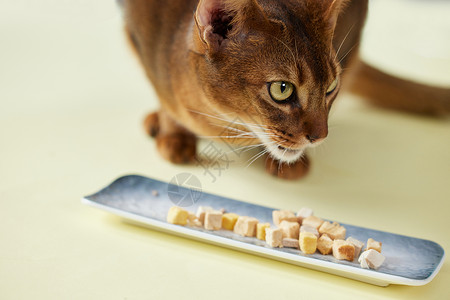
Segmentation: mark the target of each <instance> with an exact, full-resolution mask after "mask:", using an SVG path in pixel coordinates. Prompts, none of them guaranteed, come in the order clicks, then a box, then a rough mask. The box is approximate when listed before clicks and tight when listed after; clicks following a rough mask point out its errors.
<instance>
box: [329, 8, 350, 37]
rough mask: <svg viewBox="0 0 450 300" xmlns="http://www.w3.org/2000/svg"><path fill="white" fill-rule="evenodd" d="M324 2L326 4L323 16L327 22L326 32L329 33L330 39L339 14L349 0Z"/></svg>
mask: <svg viewBox="0 0 450 300" xmlns="http://www.w3.org/2000/svg"><path fill="white" fill-rule="evenodd" d="M324 2H325V5H326V7H325V15H324V17H325V20H326V22H327V23H328V29H329V30H328V33H329V35H330V39H332V38H333V35H334V30H335V28H336V24H337V21H338V18H339V14H340V13H341V12H342V10H344V9H345V7H346V6H347V4H348V3H349V2H350V0H327V1H324Z"/></svg>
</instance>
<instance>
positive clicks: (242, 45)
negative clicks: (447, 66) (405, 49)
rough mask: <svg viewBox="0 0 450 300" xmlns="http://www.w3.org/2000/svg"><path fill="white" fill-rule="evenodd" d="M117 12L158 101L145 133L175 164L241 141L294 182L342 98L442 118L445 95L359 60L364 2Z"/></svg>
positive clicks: (304, 0)
mask: <svg viewBox="0 0 450 300" xmlns="http://www.w3.org/2000/svg"><path fill="white" fill-rule="evenodd" d="M120 2H121V6H122V7H123V11H124V16H125V30H126V33H127V36H128V37H129V40H130V42H131V44H132V46H133V48H134V50H135V52H136V54H137V56H138V57H139V59H140V61H141V63H142V65H143V67H144V69H145V71H146V74H147V76H148V78H149V79H150V81H151V82H152V84H153V86H154V88H155V90H156V93H157V95H158V97H159V100H160V109H159V110H158V111H157V112H153V113H151V114H149V115H148V116H147V118H146V119H145V121H144V127H145V129H146V131H147V133H148V134H149V135H151V136H152V137H155V139H156V145H157V149H158V150H159V153H160V154H161V156H162V157H163V158H165V159H167V160H169V161H171V162H173V163H188V162H192V161H193V160H194V159H195V157H196V143H197V138H198V137H210V138H215V139H220V138H222V139H223V138H229V139H230V140H232V141H233V142H236V143H238V142H239V141H242V140H243V139H245V140H246V141H247V142H250V144H252V145H254V146H255V147H256V146H258V145H259V146H261V147H263V149H264V151H262V152H261V153H266V154H265V155H266V160H265V166H266V170H267V171H268V172H269V173H270V174H273V175H275V176H277V177H280V178H285V179H297V178H301V177H303V176H304V175H305V174H307V172H308V170H309V166H310V163H309V159H308V158H307V156H306V154H305V150H306V149H308V148H310V147H315V146H317V145H319V144H320V143H321V142H322V141H323V140H324V139H325V138H326V137H327V135H328V114H329V111H330V108H331V106H332V104H333V102H334V101H335V99H336V97H337V95H338V94H339V91H340V90H341V89H344V88H346V89H348V90H350V91H351V92H354V93H357V94H361V95H363V96H364V98H366V99H368V100H369V101H371V102H373V103H375V104H377V105H380V106H384V107H388V108H392V109H398V110H404V111H408V112H412V113H420V114H427V115H433V116H440V115H447V114H448V113H449V112H450V89H443V88H434V87H429V86H425V85H421V84H417V83H413V82H410V81H406V80H403V79H399V78H395V77H393V76H390V75H388V74H385V73H383V72H381V71H379V70H377V69H375V68H373V67H371V66H369V65H367V64H365V63H363V62H362V61H360V60H358V55H357V52H358V43H359V41H360V36H361V32H362V29H363V26H364V22H365V19H366V15H367V9H368V0H353V1H350V0H200V1H198V0H179V1H177V0H167V1H164V3H163V4H162V3H161V2H160V1H156V0H122V1H120ZM349 65H351V68H349ZM344 70H345V71H344ZM247 144H248V143H247Z"/></svg>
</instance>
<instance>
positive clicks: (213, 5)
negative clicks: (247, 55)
mask: <svg viewBox="0 0 450 300" xmlns="http://www.w3.org/2000/svg"><path fill="white" fill-rule="evenodd" d="M224 2H225V1H224V0H200V2H199V4H198V6H197V10H196V11H195V16H194V19H195V23H196V25H197V29H198V34H199V38H200V40H201V41H202V42H203V44H204V45H203V46H204V47H206V48H207V49H208V50H209V51H212V52H217V51H218V50H220V48H221V47H223V46H224V44H225V43H226V39H227V34H228V31H229V29H230V26H231V25H230V23H231V21H232V19H233V16H232V15H230V13H228V12H227V11H226V9H225V3H224Z"/></svg>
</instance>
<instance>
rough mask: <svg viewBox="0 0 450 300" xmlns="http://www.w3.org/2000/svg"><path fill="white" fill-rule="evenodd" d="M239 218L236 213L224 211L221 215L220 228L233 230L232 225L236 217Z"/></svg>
mask: <svg viewBox="0 0 450 300" xmlns="http://www.w3.org/2000/svg"><path fill="white" fill-rule="evenodd" d="M238 218H239V215H238V214H235V213H226V214H223V216H222V228H223V229H226V230H233V229H234V225H235V224H236V221H237V219H238Z"/></svg>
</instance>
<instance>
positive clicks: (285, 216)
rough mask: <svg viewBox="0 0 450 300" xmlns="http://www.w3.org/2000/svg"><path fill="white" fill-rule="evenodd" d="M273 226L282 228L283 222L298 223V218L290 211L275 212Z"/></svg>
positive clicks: (273, 213)
mask: <svg viewBox="0 0 450 300" xmlns="http://www.w3.org/2000/svg"><path fill="white" fill-rule="evenodd" d="M272 219H273V224H275V226H280V223H281V222H282V221H289V222H297V217H296V216H295V214H294V213H293V212H292V211H289V210H274V211H273V212H272Z"/></svg>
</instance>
